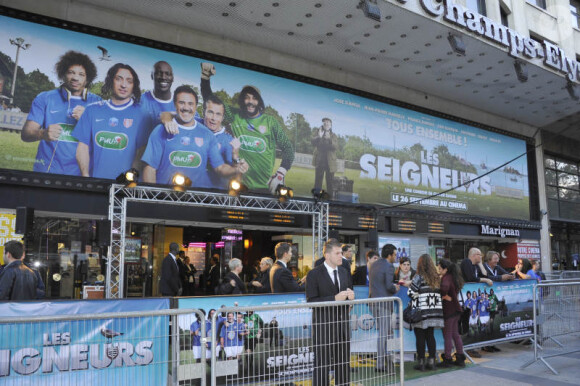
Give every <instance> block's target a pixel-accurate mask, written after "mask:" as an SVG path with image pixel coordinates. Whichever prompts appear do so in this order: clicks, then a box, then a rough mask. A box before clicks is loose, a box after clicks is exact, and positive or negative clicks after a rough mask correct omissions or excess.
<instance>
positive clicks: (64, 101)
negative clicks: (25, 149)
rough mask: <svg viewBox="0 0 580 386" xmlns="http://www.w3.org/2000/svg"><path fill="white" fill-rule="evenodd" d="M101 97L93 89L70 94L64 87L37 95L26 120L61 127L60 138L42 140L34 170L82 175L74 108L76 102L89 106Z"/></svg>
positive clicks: (42, 125)
mask: <svg viewBox="0 0 580 386" xmlns="http://www.w3.org/2000/svg"><path fill="white" fill-rule="evenodd" d="M100 100H101V97H99V96H97V95H95V94H93V93H90V92H89V93H87V95H86V97H85V98H81V97H80V96H78V97H77V96H69V93H68V92H67V90H66V89H64V88H63V87H60V88H57V89H55V90H50V91H45V92H42V93H40V94H38V95H37V96H36V98H34V100H33V101H32V106H30V112H29V113H28V117H27V120H29V121H33V122H36V123H38V124H39V125H40V127H41V128H42V129H46V128H48V126H50V125H53V124H59V125H60V126H61V127H62V133H61V134H60V137H59V138H58V140H56V141H45V140H43V139H42V140H40V141H39V143H38V150H37V152H36V159H35V161H34V167H33V170H34V171H35V172H44V173H55V174H68V175H72V176H80V175H81V171H80V169H79V165H78V163H77V159H76V151H77V143H78V141H77V140H76V138H74V137H73V136H71V133H72V130H73V128H74V127H75V125H76V124H77V121H76V119H74V118H73V117H72V112H73V110H74V108H75V107H77V106H85V107H86V106H87V105H89V104H91V103H95V102H98V101H100Z"/></svg>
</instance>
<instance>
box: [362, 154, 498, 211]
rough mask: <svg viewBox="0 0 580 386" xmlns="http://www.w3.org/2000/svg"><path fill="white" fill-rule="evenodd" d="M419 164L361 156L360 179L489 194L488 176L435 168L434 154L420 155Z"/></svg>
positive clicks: (437, 159)
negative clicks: (453, 188)
mask: <svg viewBox="0 0 580 386" xmlns="http://www.w3.org/2000/svg"><path fill="white" fill-rule="evenodd" d="M421 161H422V162H421V163H420V164H417V163H415V162H413V161H406V162H403V163H401V161H400V160H398V159H396V158H393V157H383V156H375V155H373V154H363V155H362V156H361V157H360V160H359V164H360V167H361V169H362V170H361V173H360V177H361V178H369V179H376V180H380V181H392V182H402V183H404V184H406V185H410V186H424V187H431V188H435V189H450V188H452V187H454V186H457V188H455V190H456V191H458V192H467V193H473V194H477V195H481V196H489V195H491V179H490V177H489V176H484V177H481V178H478V175H477V174H475V173H470V172H464V171H460V170H455V169H448V168H443V167H440V166H436V165H438V164H439V156H438V155H437V154H436V153H435V154H432V155H429V156H427V155H425V154H422V155H421ZM459 185H461V186H459ZM437 206H439V205H437Z"/></svg>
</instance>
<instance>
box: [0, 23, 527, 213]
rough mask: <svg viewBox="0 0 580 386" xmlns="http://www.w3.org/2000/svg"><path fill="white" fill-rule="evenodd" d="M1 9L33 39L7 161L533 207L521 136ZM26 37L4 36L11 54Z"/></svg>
mask: <svg viewBox="0 0 580 386" xmlns="http://www.w3.org/2000/svg"><path fill="white" fill-rule="evenodd" d="M0 22H1V23H2V25H3V29H4V30H5V31H9V37H11V38H12V39H13V40H14V39H16V38H21V39H22V41H21V43H22V44H20V46H22V47H25V48H26V49H20V50H19V57H18V72H17V75H18V76H17V80H16V88H15V95H14V100H13V101H12V103H11V104H10V103H8V102H7V100H6V99H2V101H3V102H2V110H1V111H0V123H1V122H10V125H8V124H6V125H2V124H0V127H2V128H3V129H4V130H2V131H0V138H1V139H2V140H1V141H0V151H1V152H2V157H1V158H0V168H5V169H17V170H28V171H32V170H33V171H37V172H44V173H56V174H65V175H76V176H87V177H95V178H105V179H115V178H116V177H117V176H118V175H119V174H120V173H121V172H124V171H126V170H128V169H130V168H132V167H134V168H136V169H138V170H139V171H140V180H141V181H144V182H148V183H159V184H169V183H170V181H171V178H172V177H173V175H174V174H175V173H177V172H180V173H183V174H186V175H187V177H188V178H190V180H191V181H192V187H199V188H208V189H226V187H227V184H228V181H229V180H230V179H231V178H232V176H236V175H240V174H241V175H242V179H243V182H244V184H245V185H246V186H247V187H248V188H249V189H250V190H252V191H256V192H261V193H272V194H274V193H275V192H276V188H277V187H279V186H280V185H282V184H283V185H286V186H289V187H291V188H293V189H294V193H295V196H304V197H311V191H312V189H313V188H316V189H324V190H326V191H327V192H328V193H330V197H331V198H332V199H334V200H338V201H342V202H349V203H371V204H385V205H410V206H412V207H415V208H425V209H429V210H441V211H447V212H457V213H465V214H473V215H501V216H502V217H509V218H520V219H528V218H529V187H528V176H527V174H528V170H527V160H526V156H525V155H524V156H522V157H520V158H519V159H517V160H515V161H513V162H511V163H507V162H508V161H510V160H512V159H513V158H515V157H517V156H518V155H521V154H525V152H526V144H525V141H523V140H520V139H516V138H512V137H509V136H505V135H501V134H498V133H495V132H490V131H485V130H482V129H480V128H476V127H472V126H468V125H465V124H462V123H459V122H455V121H451V120H447V119H443V118H439V117H435V116H431V115H428V114H425V113H421V112H417V111H413V110H409V109H405V108H402V107H398V106H394V105H390V104H386V103H382V102H378V101H376V100H372V99H367V98H363V97H360V96H356V95H352V94H348V93H344V92H340V91H336V90H332V89H327V88H322V87H318V86H314V85H310V84H306V83H301V82H297V81H293V80H289V79H286V78H281V77H276V76H273V75H268V74H265V73H262V72H257V71H251V70H247V69H244V68H240V67H234V66H231V65H226V64H223V63H219V62H208V61H206V60H203V59H200V58H196V57H193V56H186V55H183V54H176V53H173V52H168V51H162V50H158V49H153V48H149V47H145V46H140V45H135V44H130V43H126V42H121V41H117V40H111V39H107V38H103V37H100V36H93V35H88V34H82V33H78V32H74V31H71V30H66V29H59V28H55V27H48V26H45V25H40V24H34V23H30V22H26V21H22V20H17V19H12V18H8V17H4V16H0ZM16 49H17V47H15V45H14V44H11V43H10V41H9V39H4V40H2V41H0V59H1V60H2V61H3V62H4V63H5V64H6V66H5V68H14V60H15V56H16V55H15V54H16ZM71 50H72V51H75V53H71V52H70V51H71ZM118 63H121V64H124V65H118ZM5 78H6V79H11V77H10V74H5ZM6 81H7V82H8V80H6ZM10 82H11V80H10ZM182 85H187V86H190V87H191V88H192V89H193V90H194V91H195V93H196V95H197V97H196V96H195V95H193V94H192V93H191V92H190V91H188V90H189V88H182V89H180V91H181V92H180V93H179V95H180V98H178V100H176V101H175V103H174V101H173V96H174V95H173V93H174V92H175V90H176V89H177V88H178V87H180V86H182ZM9 89H10V88H9V87H4V93H5V94H6V92H7V90H9ZM163 112H166V114H164V115H163V114H162V113H163ZM22 114H27V119H26V122H25V123H24V122H23V121H25V120H24V119H22ZM15 122H20V124H16V123H15ZM161 122H163V123H161ZM495 169H497V170H495ZM494 170H495V171H494ZM492 171H493V172H492ZM438 193H441V194H440V195H437V196H435V195H436V194H438Z"/></svg>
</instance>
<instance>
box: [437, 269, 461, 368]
mask: <svg viewBox="0 0 580 386" xmlns="http://www.w3.org/2000/svg"><path fill="white" fill-rule="evenodd" d="M438 269H439V275H440V276H441V287H440V291H441V300H442V301H443V339H444V342H445V352H444V353H443V354H442V355H441V359H442V361H441V366H442V367H450V366H451V365H452V364H455V365H457V366H460V367H465V353H464V352H463V341H462V340H461V336H460V335H459V330H458V324H459V318H460V316H461V313H462V308H461V305H460V304H459V299H458V298H457V294H458V293H459V291H461V289H462V288H463V284H464V282H463V277H461V274H460V273H459V268H457V265H456V264H455V263H453V262H451V261H450V260H447V259H441V260H439V265H438ZM454 344H455V353H456V354H455V363H454V362H453V360H452V357H451V350H452V349H453V345H454Z"/></svg>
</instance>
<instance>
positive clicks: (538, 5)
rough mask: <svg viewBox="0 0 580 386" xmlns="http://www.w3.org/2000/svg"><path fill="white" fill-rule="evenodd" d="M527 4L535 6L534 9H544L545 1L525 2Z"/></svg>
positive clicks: (529, 0)
mask: <svg viewBox="0 0 580 386" xmlns="http://www.w3.org/2000/svg"><path fill="white" fill-rule="evenodd" d="M527 2H528V3H530V4H533V5H535V6H536V7H540V8H542V9H546V0H527Z"/></svg>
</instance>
